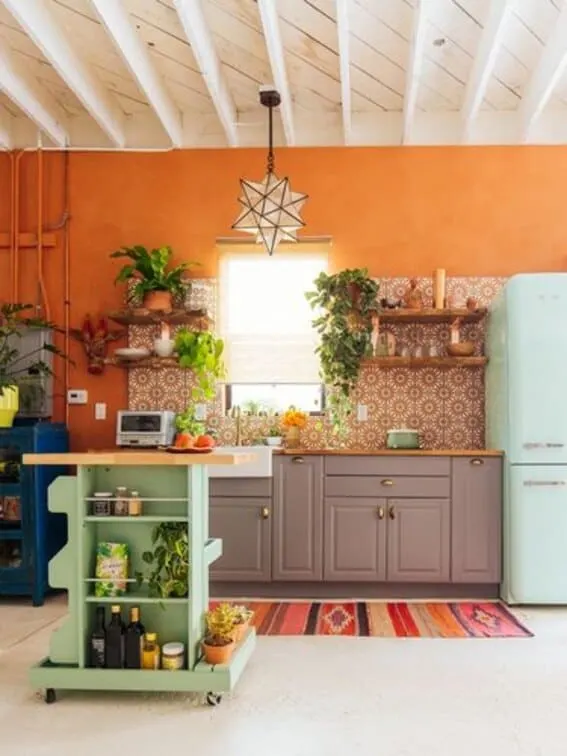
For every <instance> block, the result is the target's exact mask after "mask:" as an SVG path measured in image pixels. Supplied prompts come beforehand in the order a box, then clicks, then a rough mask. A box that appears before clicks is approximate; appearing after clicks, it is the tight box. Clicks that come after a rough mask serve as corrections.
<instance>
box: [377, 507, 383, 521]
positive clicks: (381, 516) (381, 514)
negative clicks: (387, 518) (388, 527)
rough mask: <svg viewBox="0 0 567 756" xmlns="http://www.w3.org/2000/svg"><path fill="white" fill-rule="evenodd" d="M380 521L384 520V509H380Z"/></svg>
mask: <svg viewBox="0 0 567 756" xmlns="http://www.w3.org/2000/svg"><path fill="white" fill-rule="evenodd" d="M378 519H379V520H383V519H384V507H378Z"/></svg>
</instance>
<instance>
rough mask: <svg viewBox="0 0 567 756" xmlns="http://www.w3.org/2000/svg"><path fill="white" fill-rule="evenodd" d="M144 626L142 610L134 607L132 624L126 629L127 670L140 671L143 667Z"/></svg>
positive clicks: (131, 613)
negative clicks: (141, 619) (141, 615)
mask: <svg viewBox="0 0 567 756" xmlns="http://www.w3.org/2000/svg"><path fill="white" fill-rule="evenodd" d="M145 632H146V630H145V628H144V626H143V625H142V623H141V621H140V609H139V608H138V607H137V606H133V607H132V608H131V609H130V624H129V625H128V627H127V628H126V634H125V638H124V641H125V642H124V646H125V663H124V666H125V667H126V669H140V668H141V667H142V644H143V642H144V633H145Z"/></svg>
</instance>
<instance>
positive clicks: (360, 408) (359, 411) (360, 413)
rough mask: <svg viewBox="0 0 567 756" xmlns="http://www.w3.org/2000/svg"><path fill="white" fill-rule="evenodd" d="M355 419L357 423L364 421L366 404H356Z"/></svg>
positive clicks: (366, 411)
mask: <svg viewBox="0 0 567 756" xmlns="http://www.w3.org/2000/svg"><path fill="white" fill-rule="evenodd" d="M356 419H357V420H358V422H359V423H365V422H366V421H367V420H368V407H367V406H366V404H357V406H356Z"/></svg>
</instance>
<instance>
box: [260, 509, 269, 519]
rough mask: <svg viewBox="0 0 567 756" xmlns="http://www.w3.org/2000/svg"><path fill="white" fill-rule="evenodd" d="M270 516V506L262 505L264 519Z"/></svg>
mask: <svg viewBox="0 0 567 756" xmlns="http://www.w3.org/2000/svg"><path fill="white" fill-rule="evenodd" d="M269 516H270V510H269V509H268V507H262V519H263V520H267V519H268V517H269Z"/></svg>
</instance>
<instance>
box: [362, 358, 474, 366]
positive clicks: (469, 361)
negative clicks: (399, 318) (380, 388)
mask: <svg viewBox="0 0 567 756" xmlns="http://www.w3.org/2000/svg"><path fill="white" fill-rule="evenodd" d="M487 362H488V357H368V358H367V359H365V360H364V362H363V365H373V366H376V367H382V368H394V367H408V368H426V367H430V368H431V367H445V368H451V367H484V365H486V363H487Z"/></svg>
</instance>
